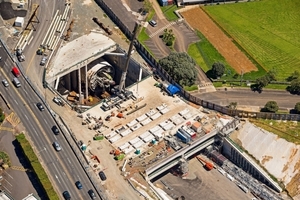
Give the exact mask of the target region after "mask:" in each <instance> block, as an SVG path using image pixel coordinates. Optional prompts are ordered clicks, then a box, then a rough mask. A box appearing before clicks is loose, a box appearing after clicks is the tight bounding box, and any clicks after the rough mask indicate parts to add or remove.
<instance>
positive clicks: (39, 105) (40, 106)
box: [36, 102, 45, 111]
mask: <svg viewBox="0 0 300 200" xmlns="http://www.w3.org/2000/svg"><path fill="white" fill-rule="evenodd" d="M36 107H38V109H39V110H40V111H43V110H45V108H44V106H43V104H42V103H41V102H38V103H37V104H36Z"/></svg>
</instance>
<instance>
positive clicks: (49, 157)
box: [0, 47, 93, 199]
mask: <svg viewBox="0 0 300 200" xmlns="http://www.w3.org/2000/svg"><path fill="white" fill-rule="evenodd" d="M5 53H6V52H5V51H4V48H2V47H1V48H0V56H1V57H2V61H1V63H0V65H1V70H0V71H1V76H0V79H1V80H2V79H3V78H6V79H7V80H8V82H9V83H10V86H9V87H8V88H5V87H4V86H3V85H1V87H0V92H1V93H2V95H3V96H4V97H5V98H6V100H7V102H8V103H9V104H10V106H11V108H13V109H14V112H15V113H16V114H17V115H18V117H19V118H20V120H21V122H22V124H23V125H24V127H25V128H26V131H27V134H26V135H27V137H28V139H30V140H31V141H32V142H33V143H34V146H33V148H35V149H36V151H37V152H38V154H39V156H40V158H41V159H42V160H43V162H42V165H43V166H44V167H47V169H46V168H45V170H49V171H48V172H49V173H50V174H51V179H52V181H53V183H54V185H55V186H56V187H57V190H58V191H59V195H60V196H61V198H62V192H63V191H65V190H68V191H69V192H70V194H71V196H72V199H89V196H88V194H87V191H88V190H89V189H92V188H93V186H92V184H91V182H90V180H89V179H88V177H87V175H86V174H85V172H84V170H83V168H82V166H81V165H80V163H79V161H78V160H77V158H76V157H75V155H74V153H73V151H72V150H71V148H70V146H69V144H68V143H67V142H66V140H65V138H64V137H63V135H62V134H60V135H58V136H56V135H54V134H53V133H52V131H51V127H52V126H53V125H54V124H55V122H54V120H53V118H52V116H51V115H50V113H49V112H47V111H43V112H41V111H39V110H38V108H37V107H36V103H38V102H39V101H40V100H39V99H38V97H37V95H36V94H35V93H34V91H33V90H32V89H31V87H30V86H29V85H28V84H27V82H26V81H25V79H24V78H23V77H19V80H20V82H21V85H22V86H21V87H20V88H16V87H14V85H13V84H12V82H11V80H12V79H13V77H14V75H13V74H12V73H11V69H12V66H13V65H14V64H13V62H12V61H11V60H10V59H8V58H7V57H6V56H5ZM54 141H58V142H59V143H60V145H61V146H62V151H60V152H56V151H55V150H54V148H53V146H52V143H53V142H54ZM77 180H80V181H81V182H82V184H83V189H82V190H78V189H77V188H76V187H75V182H76V181H77ZM42 199H43V198H42Z"/></svg>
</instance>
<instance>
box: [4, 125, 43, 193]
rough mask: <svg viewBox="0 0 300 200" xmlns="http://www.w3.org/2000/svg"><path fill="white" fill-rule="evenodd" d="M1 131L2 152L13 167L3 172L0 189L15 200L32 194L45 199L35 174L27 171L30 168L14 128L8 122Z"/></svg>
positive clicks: (19, 127) (18, 127)
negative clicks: (8, 158)
mask: <svg viewBox="0 0 300 200" xmlns="http://www.w3.org/2000/svg"><path fill="white" fill-rule="evenodd" d="M21 126H22V125H21V124H19V125H18V126H17V127H16V129H17V130H18V131H19V130H21V129H22V127H21ZM1 129H2V130H1V134H0V151H4V152H6V153H7V154H8V155H9V157H10V160H11V165H12V167H11V168H9V169H6V170H2V171H1V175H2V176H3V180H2V181H1V186H0V188H1V189H2V190H5V191H6V192H7V193H8V194H10V195H11V196H12V197H13V198H14V199H22V198H24V197H26V196H27V195H28V194H31V193H33V194H35V195H37V194H38V196H40V197H43V195H44V192H43V190H42V188H40V185H39V183H38V181H37V180H36V177H35V175H34V173H33V172H32V171H30V170H27V169H29V168H30V166H29V165H28V163H27V160H26V158H25V157H24V155H23V154H22V150H21V149H20V147H19V146H18V144H17V142H16V140H15V136H14V130H13V129H12V126H11V125H10V124H9V123H8V122H7V121H4V123H3V124H2V126H1ZM11 130H13V131H11Z"/></svg>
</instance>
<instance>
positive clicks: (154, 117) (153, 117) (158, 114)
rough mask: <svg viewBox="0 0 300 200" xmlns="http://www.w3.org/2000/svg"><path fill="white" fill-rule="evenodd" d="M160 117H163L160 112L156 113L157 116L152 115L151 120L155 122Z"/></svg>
mask: <svg viewBox="0 0 300 200" xmlns="http://www.w3.org/2000/svg"><path fill="white" fill-rule="evenodd" d="M160 116H161V114H160V113H159V112H158V113H156V114H155V115H152V116H151V117H150V118H151V119H152V120H155V119H157V118H159V117H160Z"/></svg>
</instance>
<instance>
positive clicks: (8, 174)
mask: <svg viewBox="0 0 300 200" xmlns="http://www.w3.org/2000/svg"><path fill="white" fill-rule="evenodd" d="M4 173H6V174H7V175H8V176H9V177H10V178H11V179H14V178H13V177H12V176H11V175H10V174H9V173H7V172H6V171H4Z"/></svg>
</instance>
